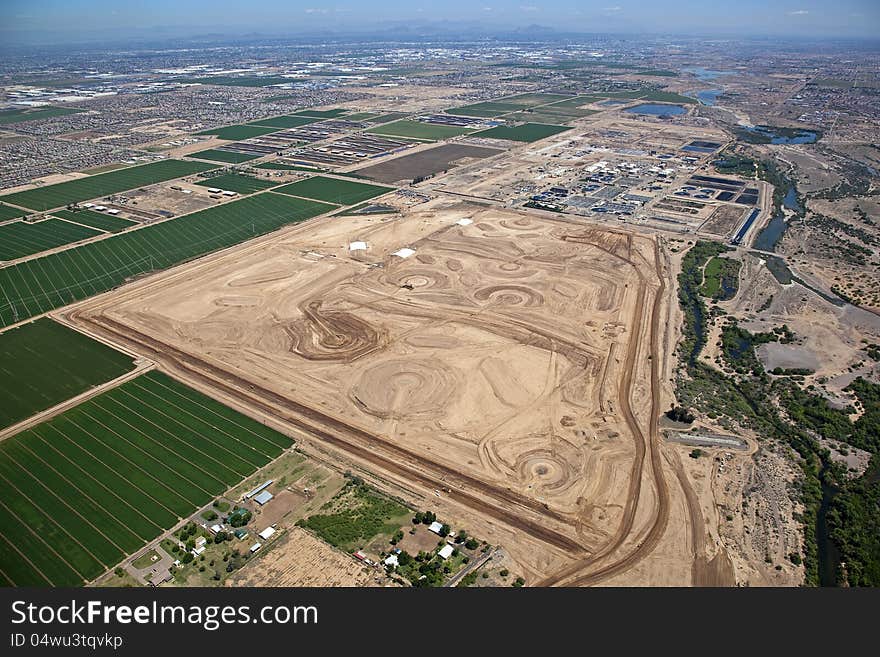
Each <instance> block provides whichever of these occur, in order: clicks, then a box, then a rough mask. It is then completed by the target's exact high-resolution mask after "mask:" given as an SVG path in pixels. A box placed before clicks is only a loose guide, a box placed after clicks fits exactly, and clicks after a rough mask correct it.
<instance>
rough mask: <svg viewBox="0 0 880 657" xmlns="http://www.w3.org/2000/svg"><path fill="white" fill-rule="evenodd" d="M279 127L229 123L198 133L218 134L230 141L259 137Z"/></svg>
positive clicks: (217, 135)
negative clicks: (222, 126)
mask: <svg viewBox="0 0 880 657" xmlns="http://www.w3.org/2000/svg"><path fill="white" fill-rule="evenodd" d="M277 131H278V128H269V127H266V126H259V125H228V126H226V127H225V128H211V129H210V130H202V132H197V133H196V134H197V135H216V137H217V138H218V139H226V140H228V141H238V140H239V139H250V138H251V137H259V136H260V135H266V134H269V133H270V132H277Z"/></svg>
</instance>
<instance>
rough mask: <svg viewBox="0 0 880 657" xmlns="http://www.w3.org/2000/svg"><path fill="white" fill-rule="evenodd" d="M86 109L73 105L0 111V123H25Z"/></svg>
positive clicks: (76, 112)
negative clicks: (75, 107) (73, 106)
mask: <svg viewBox="0 0 880 657" xmlns="http://www.w3.org/2000/svg"><path fill="white" fill-rule="evenodd" d="M84 111H85V110H81V109H74V108H72V107H40V108H37V109H30V108H28V109H14V110H6V111H4V112H0V125H8V124H10V123H23V122H24V121H38V120H39V119H51V118H53V117H56V116H66V115H67V114H79V113H80V112H84Z"/></svg>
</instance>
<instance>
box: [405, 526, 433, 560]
mask: <svg viewBox="0 0 880 657" xmlns="http://www.w3.org/2000/svg"><path fill="white" fill-rule="evenodd" d="M440 540H441V539H440V537H439V536H437V534H435V533H433V532H431V531H428V527H427V525H416V533H415V534H410V533H409V531H404V532H403V540H402V541H400V542H399V543H398V544H397V547H399V548H400V549H401V550H403V551H404V552H408V553H409V554H412V555H416V554H418V553H419V552H422V551H424V552H430V551H432V550H434V549H435V548H436V547H437V543H438V542H439V541H440Z"/></svg>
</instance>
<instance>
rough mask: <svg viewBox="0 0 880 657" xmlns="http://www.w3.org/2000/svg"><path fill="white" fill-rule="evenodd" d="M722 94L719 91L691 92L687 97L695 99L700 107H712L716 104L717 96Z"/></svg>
mask: <svg viewBox="0 0 880 657" xmlns="http://www.w3.org/2000/svg"><path fill="white" fill-rule="evenodd" d="M723 93H724V92H723V91H722V90H721V89H703V90H702V91H691V92H690V93H688V96H691V97H693V98H696V99H697V100H698V101H700V104H701V105H706V106H707V107H712V106H714V105H715V103H717V102H718V96H720V95H721V94H723Z"/></svg>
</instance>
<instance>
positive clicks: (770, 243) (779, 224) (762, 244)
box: [752, 185, 802, 251]
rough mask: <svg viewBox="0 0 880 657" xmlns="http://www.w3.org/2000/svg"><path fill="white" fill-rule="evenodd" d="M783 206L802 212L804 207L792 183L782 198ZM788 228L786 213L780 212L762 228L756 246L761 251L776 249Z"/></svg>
mask: <svg viewBox="0 0 880 657" xmlns="http://www.w3.org/2000/svg"><path fill="white" fill-rule="evenodd" d="M782 206H783V207H784V208H786V209H787V210H791V211H792V212H795V213H800V212H801V210H802V208H801V204H800V201H799V200H798V195H797V188H796V187H795V186H794V185H791V186H790V187H789V188H788V191H787V192H786V193H785V197H784V198H783V199H782ZM786 228H788V222H787V221H786V220H785V214H784V213H781V212H780V213H779V214H778V215H776V216H775V217H773V218H771V219H770V222H769V223H768V224H767V225H766V226H764V228H762V229H761V232H760V233H758V236H757V237H756V238H755V242H754V244H752V246H754V247H755V248H756V249H758V250H759V251H775V250H776V244H777V243H778V242H779V240H780V239H782V235H783V234H784V233H785V229H786Z"/></svg>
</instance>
